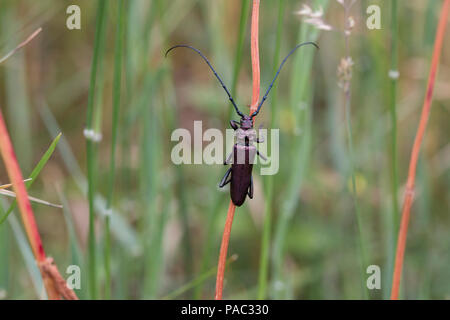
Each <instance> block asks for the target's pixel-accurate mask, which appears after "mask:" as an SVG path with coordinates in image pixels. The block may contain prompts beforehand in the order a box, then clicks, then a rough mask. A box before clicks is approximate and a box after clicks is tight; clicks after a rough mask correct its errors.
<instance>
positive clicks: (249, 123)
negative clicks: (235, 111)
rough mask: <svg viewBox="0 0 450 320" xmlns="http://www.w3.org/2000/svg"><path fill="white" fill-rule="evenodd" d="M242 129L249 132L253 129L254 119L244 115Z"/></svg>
mask: <svg viewBox="0 0 450 320" xmlns="http://www.w3.org/2000/svg"><path fill="white" fill-rule="evenodd" d="M241 128H242V129H243V130H248V129H251V128H253V119H252V117H251V116H248V115H244V116H242V117H241Z"/></svg>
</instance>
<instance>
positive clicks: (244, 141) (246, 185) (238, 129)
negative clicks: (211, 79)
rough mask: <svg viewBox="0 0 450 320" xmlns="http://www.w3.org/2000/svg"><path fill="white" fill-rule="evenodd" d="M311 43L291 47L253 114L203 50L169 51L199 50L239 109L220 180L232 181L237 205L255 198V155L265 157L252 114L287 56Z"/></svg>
mask: <svg viewBox="0 0 450 320" xmlns="http://www.w3.org/2000/svg"><path fill="white" fill-rule="evenodd" d="M308 44H311V45H313V46H315V47H316V48H319V47H318V46H317V45H316V44H315V43H314V42H304V43H300V44H298V45H297V46H295V48H294V49H292V50H291V51H290V52H289V54H288V55H287V56H286V57H285V58H284V59H283V61H282V62H281V64H280V67H279V68H278V70H277V72H276V73H275V77H274V78H273V80H272V82H271V83H270V85H269V88H268V89H267V91H266V93H265V94H264V96H263V97H262V99H261V102H259V104H258V106H257V108H256V110H255V111H254V112H253V113H252V114H250V115H244V114H243V113H242V112H241V111H240V110H239V108H238V107H237V105H236V102H235V101H234V99H233V97H232V96H231V94H230V92H229V91H228V89H227V87H226V86H225V84H224V83H223V81H222V79H221V78H220V77H219V75H218V74H217V72H216V71H215V70H214V68H213V67H212V65H211V63H210V62H209V60H208V59H207V58H206V57H205V56H204V55H203V54H202V53H201V52H200V50H198V49H196V48H194V47H191V46H188V45H185V44H180V45H176V46H173V47H171V48H170V49H169V50H167V51H166V56H167V54H168V53H169V52H170V51H171V50H173V49H175V48H180V47H184V48H188V49H191V50H194V51H195V52H197V53H198V54H199V55H200V56H201V57H202V58H203V60H205V62H206V64H207V65H208V66H209V68H210V69H211V71H212V72H213V73H214V75H215V76H216V78H217V80H219V82H220V84H221V85H222V88H223V89H224V90H225V92H226V94H227V96H228V99H229V100H230V102H231V104H232V105H233V107H234V109H235V110H236V113H237V114H238V115H239V116H240V117H241V121H240V122H237V121H235V120H231V121H230V124H231V127H232V128H233V129H234V130H235V137H236V144H235V145H234V146H233V151H232V152H231V154H230V156H229V157H228V158H227V159H226V160H225V162H224V164H231V168H229V169H228V170H227V172H226V173H225V175H224V177H223V178H222V180H221V181H220V184H219V187H220V188H223V187H224V186H225V185H226V184H228V183H231V185H230V195H231V200H232V201H233V203H234V204H235V205H236V206H241V205H242V204H243V203H244V202H245V198H246V197H247V195H248V196H249V198H250V199H252V198H253V178H252V170H253V161H254V159H255V156H256V155H258V156H259V157H261V158H262V159H265V157H264V156H263V155H261V154H260V153H259V151H258V150H257V149H256V146H255V145H254V144H253V143H254V142H256V143H259V142H262V140H259V139H258V138H257V137H256V131H255V129H254V128H253V118H254V117H255V116H256V115H258V113H259V111H260V110H261V107H262V105H263V103H264V101H266V99H267V96H268V94H269V92H270V90H271V89H272V87H273V84H274V82H275V80H276V79H277V77H278V74H279V73H280V71H281V68H282V67H283V65H284V63H285V62H286V60H287V59H288V58H289V56H290V55H291V54H293V53H294V51H295V50H297V49H298V48H300V47H302V46H304V45H308Z"/></svg>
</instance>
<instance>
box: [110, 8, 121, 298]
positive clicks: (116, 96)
mask: <svg viewBox="0 0 450 320" xmlns="http://www.w3.org/2000/svg"><path fill="white" fill-rule="evenodd" d="M118 7H119V19H117V30H116V48H115V51H116V52H115V58H114V84H113V113H112V138H111V155H110V168H109V192H108V198H107V203H106V210H109V209H111V206H112V201H113V196H114V184H115V174H116V146H117V134H118V123H119V113H120V93H121V81H122V60H123V57H122V56H123V38H124V33H123V29H124V28H123V25H124V13H125V10H124V1H123V0H119V3H118ZM110 259H111V236H110V215H106V217H105V299H110V298H111V262H110Z"/></svg>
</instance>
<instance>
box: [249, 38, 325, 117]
mask: <svg viewBox="0 0 450 320" xmlns="http://www.w3.org/2000/svg"><path fill="white" fill-rule="evenodd" d="M307 44H312V45H313V46H315V47H316V48H317V49H319V46H318V45H317V44H315V43H314V42H311V41H308V42H303V43H300V44H298V45H297V46H296V47H295V48H294V49H292V50H291V52H289V54H288V55H287V56H286V57H285V58H284V59H283V61H282V62H281V64H280V67H279V68H278V71H277V73H275V77H274V78H273V80H272V82H271V83H270V85H269V88H268V89H267V91H266V94H265V95H264V97H263V98H262V100H261V102H260V103H259V105H258V109H256V111H255V112H253V113H252V115H251V117H252V118H253V117H254V116H256V115H257V114H258V113H259V110H260V109H261V107H262V105H263V103H264V101H266V99H267V95H268V94H269V92H270V90H271V89H272V87H273V84H274V82H275V80H276V79H277V77H278V74H279V73H280V71H281V68H283V65H284V63H285V62H286V60H287V59H288V58H289V56H290V55H291V54H293V53H294V51H295V50H297V49H298V48H300V47H302V46H305V45H307Z"/></svg>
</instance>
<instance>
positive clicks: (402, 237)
mask: <svg viewBox="0 0 450 320" xmlns="http://www.w3.org/2000/svg"><path fill="white" fill-rule="evenodd" d="M449 10H450V0H445V2H444V4H443V6H442V11H441V17H440V18H439V25H438V29H437V31H436V39H435V43H434V49H433V57H432V60H431V68H430V74H429V76H428V84H427V91H426V95H425V101H424V103H423V108H422V114H421V116H420V122H419V128H418V129H417V134H416V138H415V140H414V144H413V148H412V152H411V160H410V163H409V172H408V180H407V183H406V191H405V197H404V201H403V210H402V220H401V223H400V230H399V233H398V240H397V253H396V256H395V267H394V275H393V279H392V291H391V299H392V300H397V299H398V292H399V288H400V278H401V275H402V268H403V258H404V255H405V247H406V237H407V234H408V223H409V217H410V210H411V206H412V202H413V196H414V183H415V179H416V167H417V161H418V159H419V151H420V145H421V144H422V140H423V136H424V134H425V129H426V127H427V122H428V118H429V116H430V108H431V102H432V98H433V89H434V84H435V80H436V74H437V69H438V66H439V58H440V55H441V49H442V43H443V40H444V34H445V26H446V24H447V17H448V13H449Z"/></svg>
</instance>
